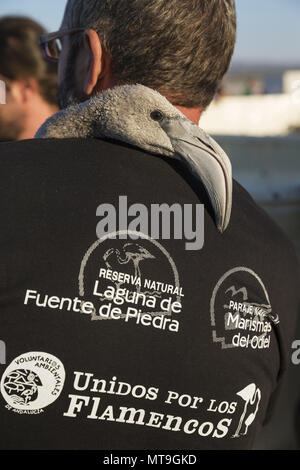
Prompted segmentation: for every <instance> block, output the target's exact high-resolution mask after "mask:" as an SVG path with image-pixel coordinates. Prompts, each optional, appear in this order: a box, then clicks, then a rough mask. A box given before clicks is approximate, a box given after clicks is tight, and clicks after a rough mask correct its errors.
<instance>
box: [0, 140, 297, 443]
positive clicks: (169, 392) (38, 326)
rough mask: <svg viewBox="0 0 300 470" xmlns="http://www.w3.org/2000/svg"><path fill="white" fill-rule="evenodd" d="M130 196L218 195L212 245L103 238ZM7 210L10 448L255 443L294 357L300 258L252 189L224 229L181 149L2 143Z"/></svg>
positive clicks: (4, 392) (0, 208)
mask: <svg viewBox="0 0 300 470" xmlns="http://www.w3.org/2000/svg"><path fill="white" fill-rule="evenodd" d="M120 196H126V197H127V202H128V206H132V205H133V204H143V205H144V206H145V207H146V208H148V209H149V213H150V212H151V205H153V204H163V203H165V204H168V205H169V206H172V204H180V205H181V207H184V204H187V205H191V204H192V205H193V206H195V205H196V204H203V205H204V221H203V223H204V245H203V248H202V249H200V250H196V251H195V250H194V251H193V250H187V249H186V240H180V239H175V237H174V236H173V237H171V239H170V240H168V239H153V238H151V237H150V236H148V237H147V236H144V237H141V238H138V239H132V238H127V239H124V238H121V239H120V237H119V236H117V237H116V238H115V239H113V238H104V239H101V240H100V239H99V238H98V237H97V234H96V230H97V226H98V223H99V215H97V208H98V207H99V205H101V204H104V203H106V204H111V205H112V206H111V207H115V208H118V207H119V201H120V199H119V198H120ZM117 212H118V211H117ZM117 212H116V221H118V216H119V214H118V213H117ZM0 216H1V228H0V340H2V341H4V342H5V344H6V364H2V365H0V376H1V394H0V422H1V429H2V431H1V434H2V435H1V438H0V443H1V444H0V446H1V448H3V449H147V450H150V449H168V450H169V449H247V448H251V446H252V444H253V441H254V438H255V436H256V434H257V432H258V431H259V429H260V428H261V426H262V425H263V423H264V421H265V420H266V419H267V418H268V415H269V412H270V410H271V408H272V404H273V400H274V396H275V395H276V391H277V389H278V386H279V385H280V382H281V378H282V375H283V373H284V371H285V369H286V368H287V365H288V363H289V360H290V359H289V354H290V347H291V342H292V340H293V332H294V324H295V320H296V315H297V308H298V306H299V267H298V264H297V261H296V255H295V252H294V250H293V247H292V245H291V243H290V242H289V241H288V240H287V238H286V236H285V235H284V234H283V232H282V231H281V229H280V228H279V227H278V226H277V225H276V224H275V223H274V222H273V221H272V220H271V219H270V217H269V216H268V215H267V214H266V213H265V212H264V211H263V210H262V209H261V208H260V207H258V206H257V204H256V203H255V202H254V201H253V199H252V198H251V196H250V195H249V194H248V193H247V192H246V191H245V189H243V188H242V187H241V186H240V185H239V184H238V183H237V182H236V181H234V185H233V207H232V215H231V221H230V225H229V227H228V229H227V230H226V231H225V233H223V234H220V233H219V232H218V231H217V229H216V225H215V222H214V219H213V214H212V210H211V207H210V205H209V202H208V200H207V197H206V193H205V191H204V190H203V188H199V187H197V186H196V184H195V182H194V181H193V180H191V179H190V178H189V177H188V175H187V174H186V173H185V171H184V169H183V168H182V167H181V164H180V163H179V162H172V160H171V159H168V158H161V157H157V156H154V155H151V154H148V153H146V152H144V151H140V150H138V149H136V148H133V147H130V146H127V145H122V144H118V143H115V142H108V141H103V140H97V139H86V140H84V139H66V140H33V141H26V142H19V143H10V144H1V146H0ZM119 228H120V227H119V225H117V226H116V231H118V229H119ZM104 293H105V294H104ZM170 308H173V311H172V312H171V313H170V311H169V309H170Z"/></svg>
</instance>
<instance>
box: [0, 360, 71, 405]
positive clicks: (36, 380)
mask: <svg viewBox="0 0 300 470" xmlns="http://www.w3.org/2000/svg"><path fill="white" fill-rule="evenodd" d="M65 375H66V374H65V368H64V366H63V364H62V362H61V361H60V360H59V359H57V357H55V356H52V355H51V354H48V353H45V352H28V353H25V354H21V355H20V356H18V357H17V358H16V359H14V360H13V361H12V362H11V363H10V364H9V366H8V367H7V369H6V370H5V372H4V374H3V375H2V378H1V384H0V391H1V394H2V396H3V398H4V400H5V401H6V402H7V403H8V405H10V406H11V407H12V408H15V409H18V410H39V409H41V408H45V407H46V406H48V405H51V403H53V402H54V401H55V400H57V398H58V397H59V395H60V394H61V391H62V389H63V386H64V382H65Z"/></svg>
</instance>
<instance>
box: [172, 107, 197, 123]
mask: <svg viewBox="0 0 300 470" xmlns="http://www.w3.org/2000/svg"><path fill="white" fill-rule="evenodd" d="M174 107H175V108H176V109H178V110H179V111H181V112H182V114H184V115H185V116H186V117H187V118H188V119H189V120H190V121H192V122H194V123H195V124H197V126H198V124H199V121H200V117H201V114H202V112H203V110H202V108H185V107H184V106H176V105H174Z"/></svg>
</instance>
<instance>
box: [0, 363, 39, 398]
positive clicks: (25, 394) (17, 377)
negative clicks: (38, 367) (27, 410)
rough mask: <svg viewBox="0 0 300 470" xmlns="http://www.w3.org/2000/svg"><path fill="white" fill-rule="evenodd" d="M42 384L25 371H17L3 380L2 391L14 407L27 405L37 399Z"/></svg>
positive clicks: (33, 374) (28, 371) (31, 373)
mask: <svg viewBox="0 0 300 470" xmlns="http://www.w3.org/2000/svg"><path fill="white" fill-rule="evenodd" d="M42 385H43V384H42V382H41V380H40V378H39V376H38V375H37V374H36V373H35V372H33V371H31V370H27V369H17V370H14V371H13V372H11V373H10V374H9V375H7V377H6V378H5V380H4V384H3V386H4V389H5V391H6V393H7V394H8V395H9V396H10V397H11V399H12V401H13V403H14V404H15V405H29V404H30V403H31V402H33V401H34V400H36V399H37V397H38V392H39V387H41V386H42Z"/></svg>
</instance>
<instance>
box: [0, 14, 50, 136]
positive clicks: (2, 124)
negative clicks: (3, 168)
mask: <svg viewBox="0 0 300 470" xmlns="http://www.w3.org/2000/svg"><path fill="white" fill-rule="evenodd" d="M44 33H45V30H44V29H43V28H42V27H41V26H40V25H39V24H37V23H36V22H34V21H32V20H31V19H29V18H23V17H2V18H1V19H0V80H1V81H2V82H4V83H5V89H6V104H1V105H0V140H18V139H22V138H29V137H33V136H34V134H35V131H36V130H37V129H38V128H39V126H40V125H41V124H42V123H43V122H44V120H45V119H46V118H47V117H49V116H50V115H51V114H52V113H53V112H55V110H56V109H57V65H56V64H50V63H48V62H46V61H45V60H44V58H43V54H42V51H41V49H40V47H39V44H38V38H39V36H40V35H41V34H44Z"/></svg>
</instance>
